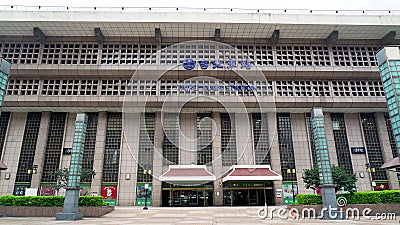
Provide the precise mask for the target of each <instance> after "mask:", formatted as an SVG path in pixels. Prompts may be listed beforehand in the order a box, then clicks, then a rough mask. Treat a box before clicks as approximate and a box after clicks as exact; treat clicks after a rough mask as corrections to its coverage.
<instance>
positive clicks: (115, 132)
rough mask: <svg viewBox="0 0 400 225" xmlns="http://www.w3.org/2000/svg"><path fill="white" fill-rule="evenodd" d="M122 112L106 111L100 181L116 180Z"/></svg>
mask: <svg viewBox="0 0 400 225" xmlns="http://www.w3.org/2000/svg"><path fill="white" fill-rule="evenodd" d="M121 133H122V114H121V113H108V115H107V130H106V141H105V152H104V162H103V178H102V182H118V171H119V155H120V151H121Z"/></svg>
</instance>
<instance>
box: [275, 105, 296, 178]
mask: <svg viewBox="0 0 400 225" xmlns="http://www.w3.org/2000/svg"><path fill="white" fill-rule="evenodd" d="M276 117H277V122H278V124H277V125H278V126H277V128H278V145H279V155H280V162H281V173H282V178H283V180H286V181H291V180H296V174H294V173H288V172H287V171H288V169H295V168H296V164H295V161H294V149H293V138H292V125H291V122H290V114H289V113H278V114H277V115H276Z"/></svg>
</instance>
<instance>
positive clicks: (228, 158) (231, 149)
mask: <svg viewBox="0 0 400 225" xmlns="http://www.w3.org/2000/svg"><path fill="white" fill-rule="evenodd" d="M221 150H222V165H223V166H232V165H235V164H236V162H237V149H236V125H235V114H229V113H221Z"/></svg>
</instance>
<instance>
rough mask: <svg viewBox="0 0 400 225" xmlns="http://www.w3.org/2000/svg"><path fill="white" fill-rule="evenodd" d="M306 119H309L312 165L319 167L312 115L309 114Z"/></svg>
mask: <svg viewBox="0 0 400 225" xmlns="http://www.w3.org/2000/svg"><path fill="white" fill-rule="evenodd" d="M306 117H307V128H308V137H309V142H310V148H311V158H312V163H313V166H318V164H317V153H316V150H315V142H314V133H313V129H312V122H311V113H307V114H306Z"/></svg>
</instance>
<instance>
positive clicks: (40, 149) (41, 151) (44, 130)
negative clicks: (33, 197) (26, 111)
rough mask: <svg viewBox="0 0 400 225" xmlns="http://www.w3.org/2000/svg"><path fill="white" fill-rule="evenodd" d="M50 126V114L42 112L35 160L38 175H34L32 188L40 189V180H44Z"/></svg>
mask: <svg viewBox="0 0 400 225" xmlns="http://www.w3.org/2000/svg"><path fill="white" fill-rule="evenodd" d="M49 126H50V112H42V118H41V120H40V127H39V133H38V139H37V143H36V151H35V158H34V160H33V165H38V168H37V174H35V175H32V181H31V187H32V188H39V187H40V180H41V179H42V174H43V166H44V156H45V153H46V144H47V137H48V134H49Z"/></svg>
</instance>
